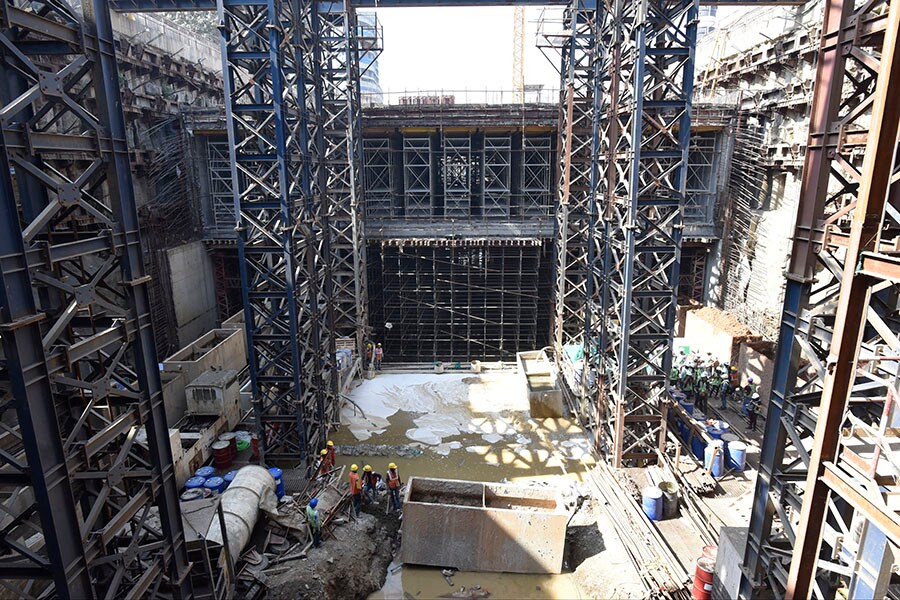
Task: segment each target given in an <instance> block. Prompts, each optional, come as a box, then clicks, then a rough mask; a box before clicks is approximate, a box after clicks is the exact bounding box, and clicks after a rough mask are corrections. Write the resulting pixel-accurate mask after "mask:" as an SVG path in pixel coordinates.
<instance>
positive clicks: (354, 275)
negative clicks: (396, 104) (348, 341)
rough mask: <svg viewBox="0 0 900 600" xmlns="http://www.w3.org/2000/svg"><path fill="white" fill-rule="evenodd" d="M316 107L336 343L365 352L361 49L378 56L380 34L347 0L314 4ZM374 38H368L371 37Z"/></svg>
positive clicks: (317, 153) (315, 153) (319, 183)
mask: <svg viewBox="0 0 900 600" xmlns="http://www.w3.org/2000/svg"><path fill="white" fill-rule="evenodd" d="M311 12H312V14H314V15H316V22H315V23H313V26H314V28H315V32H316V35H315V44H316V46H315V64H313V65H311V66H312V67H313V68H314V69H315V70H313V71H310V73H311V74H312V75H313V78H314V83H315V85H316V86H317V90H316V91H317V94H316V95H317V98H316V102H315V104H314V106H315V108H316V109H317V112H316V113H315V114H316V117H317V118H318V120H319V124H318V128H319V133H320V136H319V137H314V138H313V143H314V144H315V149H314V151H313V157H314V158H318V161H319V164H318V177H317V178H316V180H315V182H316V184H317V188H316V192H317V194H320V195H322V196H323V198H322V202H323V203H324V204H325V206H326V207H327V208H326V214H327V215H328V233H329V238H330V239H329V250H330V257H331V278H330V282H331V284H332V285H333V286H334V288H333V291H332V292H331V293H332V294H333V314H334V316H333V319H334V321H333V324H334V335H335V336H340V337H350V338H352V339H353V340H354V342H355V347H356V349H357V350H358V351H362V349H363V344H364V340H365V339H366V337H367V336H368V304H369V303H368V291H367V286H366V259H365V256H366V248H365V241H364V237H365V236H364V230H363V207H364V202H363V199H362V198H363V193H362V174H361V165H362V121H361V112H360V91H359V77H360V70H359V69H360V66H359V55H360V51H361V48H364V49H365V51H367V52H375V53H377V52H378V49H379V48H378V39H377V27H376V28H374V29H372V28H367V29H366V31H365V32H361V31H360V29H359V27H358V26H357V21H356V13H355V11H354V10H353V8H351V6H350V2H349V1H348V0H343V1H338V2H327V3H317V4H316V6H314V8H313V10H312V11H311ZM373 35H374V36H375V37H372V36H373Z"/></svg>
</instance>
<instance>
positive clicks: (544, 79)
mask: <svg viewBox="0 0 900 600" xmlns="http://www.w3.org/2000/svg"><path fill="white" fill-rule="evenodd" d="M513 10H514V9H513V7H511V6H502V7H492V8H472V7H466V8H462V7H459V8H379V9H377V11H376V12H377V14H378V20H379V22H380V23H381V25H382V27H383V35H384V51H383V52H382V54H381V56H380V57H379V58H378V64H379V78H380V81H381V88H382V90H383V91H384V92H385V94H389V93H391V92H393V93H394V94H397V95H400V94H401V93H402V92H404V91H406V92H415V91H429V92H430V91H440V90H445V91H458V90H466V89H468V90H482V91H483V90H485V89H488V90H511V89H512V60H513V45H512V36H513ZM541 10H542V9H540V8H537V7H529V8H526V10H525V21H526V23H525V84H526V85H528V84H544V86H545V87H546V88H554V89H555V88H557V87H559V75H558V74H557V71H556V67H555V66H554V65H553V64H551V63H550V61H548V60H547V59H546V58H545V57H544V55H543V54H542V53H541V51H540V50H538V49H537V47H536V46H535V39H536V38H535V33H536V29H537V24H536V21H537V20H538V19H539V18H540V15H541ZM547 11H548V12H547V14H548V15H553V18H554V19H555V21H557V22H558V21H559V18H560V16H559V15H561V13H562V9H561V8H548V9H547ZM457 96H458V97H459V94H458V93H457ZM385 100H388V98H387V97H386V98H385ZM459 100H461V98H460V99H459ZM459 100H458V101H459Z"/></svg>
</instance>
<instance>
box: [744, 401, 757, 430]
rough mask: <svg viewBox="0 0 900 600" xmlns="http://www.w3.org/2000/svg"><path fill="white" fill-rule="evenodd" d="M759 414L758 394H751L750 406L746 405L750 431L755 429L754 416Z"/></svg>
mask: <svg viewBox="0 0 900 600" xmlns="http://www.w3.org/2000/svg"><path fill="white" fill-rule="evenodd" d="M758 416H759V394H753V396H752V397H751V398H750V406H748V407H747V420H748V421H749V422H750V431H756V418H757V417H758Z"/></svg>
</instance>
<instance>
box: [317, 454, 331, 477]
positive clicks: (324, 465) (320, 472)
mask: <svg viewBox="0 0 900 600" xmlns="http://www.w3.org/2000/svg"><path fill="white" fill-rule="evenodd" d="M330 472H331V465H330V464H328V450H326V449H325V448H322V450H321V451H320V452H319V464H318V465H317V467H316V477H323V476H325V475H328V474H329V473H330Z"/></svg>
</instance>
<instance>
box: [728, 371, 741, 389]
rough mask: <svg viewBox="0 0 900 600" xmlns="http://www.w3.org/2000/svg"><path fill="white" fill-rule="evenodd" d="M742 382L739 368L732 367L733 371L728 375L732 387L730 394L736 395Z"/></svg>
mask: <svg viewBox="0 0 900 600" xmlns="http://www.w3.org/2000/svg"><path fill="white" fill-rule="evenodd" d="M740 381H741V377H740V375H738V370H737V367H731V371H729V373H728V383H729V386H730V388H729V391H728V393H730V394H734V393H735V392H736V391H737V390H738V387H740V385H741V383H740Z"/></svg>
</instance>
